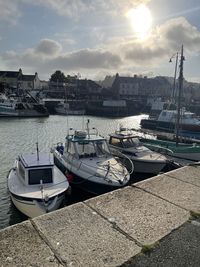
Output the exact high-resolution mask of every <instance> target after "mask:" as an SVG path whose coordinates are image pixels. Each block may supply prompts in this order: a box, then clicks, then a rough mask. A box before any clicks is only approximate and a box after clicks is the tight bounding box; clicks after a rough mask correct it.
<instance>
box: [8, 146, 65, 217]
mask: <svg viewBox="0 0 200 267" xmlns="http://www.w3.org/2000/svg"><path fill="white" fill-rule="evenodd" d="M37 151H38V149H37ZM8 189H9V191H10V195H11V199H12V201H13V203H14V205H15V206H16V208H17V209H18V210H20V211H21V212H22V213H24V214H25V215H26V216H28V217H30V218H33V217H36V216H39V215H42V214H44V213H47V212H50V211H53V210H56V209H58V208H59V207H60V205H61V204H62V202H63V201H64V199H65V195H66V193H69V192H70V187H69V183H68V181H67V179H66V176H65V175H64V174H63V173H62V172H61V171H60V170H59V169H58V168H57V167H56V166H55V165H54V160H53V155H52V154H49V153H41V152H40V153H38V152H37V153H33V154H25V155H20V156H18V157H17V159H16V161H15V163H14V167H13V168H12V169H11V170H10V171H9V173H8Z"/></svg>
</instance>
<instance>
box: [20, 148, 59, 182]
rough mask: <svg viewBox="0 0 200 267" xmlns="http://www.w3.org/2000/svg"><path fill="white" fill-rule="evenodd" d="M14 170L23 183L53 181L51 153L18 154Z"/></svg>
mask: <svg viewBox="0 0 200 267" xmlns="http://www.w3.org/2000/svg"><path fill="white" fill-rule="evenodd" d="M16 167H17V168H16V170H17V172H18V174H19V177H20V179H21V181H22V183H23V184H25V185H38V184H47V183H53V178H54V177H53V167H54V162H53V157H52V155H47V154H42V153H41V154H40V153H39V158H38V156H37V153H34V154H27V155H20V156H19V157H18V160H17V165H16Z"/></svg>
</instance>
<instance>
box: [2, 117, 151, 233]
mask: <svg viewBox="0 0 200 267" xmlns="http://www.w3.org/2000/svg"><path fill="white" fill-rule="evenodd" d="M144 117H146V116H145V115H139V116H132V117H126V118H119V119H116V118H115V119H112V118H109V119H108V118H99V117H93V116H87V117H86V116H85V117H82V116H68V117H66V116H58V115H52V116H50V117H48V118H29V119H28V118H26V119H11V118H9V119H7V118H6V119H4V118H1V119H0V140H1V141H0V162H1V165H0V229H2V228H5V227H7V226H9V225H13V224H15V223H18V222H21V221H23V220H25V219H26V217H25V216H23V215H22V214H21V213H20V212H19V211H18V210H16V208H15V207H14V206H13V204H12V203H11V200H10V196H9V192H8V189H7V174H8V171H9V170H10V169H11V168H12V166H13V163H14V161H15V158H16V157H17V155H19V154H22V153H26V152H35V151H36V142H38V144H39V150H40V151H45V152H48V151H50V148H51V147H52V145H53V144H56V143H57V142H61V141H64V139H65V136H66V134H67V131H68V128H73V129H82V127H84V128H85V125H86V122H87V119H89V120H90V127H91V128H92V127H96V128H97V129H98V131H99V134H101V135H103V136H105V137H106V136H108V134H109V133H111V132H113V131H115V130H117V129H119V126H120V125H123V127H129V128H139V124H140V120H141V119H142V118H144ZM73 194H76V192H74V191H73V193H72V195H73ZM77 194H79V193H77ZM84 197H86V196H84V195H82V196H80V195H79V196H72V200H71V201H72V203H73V201H74V202H76V201H78V200H81V198H83V199H84Z"/></svg>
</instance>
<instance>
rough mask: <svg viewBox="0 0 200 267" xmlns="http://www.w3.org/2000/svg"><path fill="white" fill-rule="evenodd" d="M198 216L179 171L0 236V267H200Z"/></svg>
mask: <svg viewBox="0 0 200 267" xmlns="http://www.w3.org/2000/svg"><path fill="white" fill-rule="evenodd" d="M199 213H200V166H198V165H194V166H190V167H184V168H182V169H178V170H175V171H172V172H169V173H167V174H163V175H159V176H156V177H153V178H150V179H148V180H145V181H142V182H139V183H136V184H134V185H132V186H129V187H126V188H124V189H120V190H117V191H113V192H111V193H108V194H105V195H101V196H98V197H95V198H92V199H90V200H87V201H84V202H82V203H78V204H75V205H72V206H69V207H66V208H63V209H60V210H58V211H55V212H52V213H49V214H46V215H43V216H40V217H37V218H35V219H33V220H29V221H26V222H23V223H21V224H18V225H15V226H12V227H8V228H6V229H4V230H2V231H0V252H1V253H0V266H34V267H36V266H38V267H39V266H40V267H41V266H50V267H51V266H94V267H98V266H170V267H176V266H200V261H199V255H200V246H198V244H199V241H200V240H199V239H200V231H199V229H200V228H199V221H198V220H196V221H195V220H193V219H192V221H191V214H192V215H198V214H199ZM156 245H157V246H156ZM150 247H152V248H153V250H149V248H150ZM145 250H146V251H147V253H145V254H141V253H142V252H143V251H145ZM186 254H187V255H186ZM198 263H199V265H197V264H198ZM181 264H182V265H181Z"/></svg>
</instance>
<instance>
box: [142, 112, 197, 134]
mask: <svg viewBox="0 0 200 267" xmlns="http://www.w3.org/2000/svg"><path fill="white" fill-rule="evenodd" d="M177 116H178V111H177V109H174V110H167V109H164V110H162V111H161V113H160V114H159V116H158V118H155V119H152V118H150V119H142V120H141V127H142V128H145V129H152V130H157V131H166V132H174V131H175V129H176V123H177ZM179 127H180V133H181V135H183V136H184V133H185V134H186V133H187V134H189V132H191V134H192V135H193V136H194V135H195V133H197V134H198V132H200V120H199V118H198V117H197V116H196V115H195V113H193V112H189V111H186V110H185V109H184V108H182V109H181V110H180V123H179Z"/></svg>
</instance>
